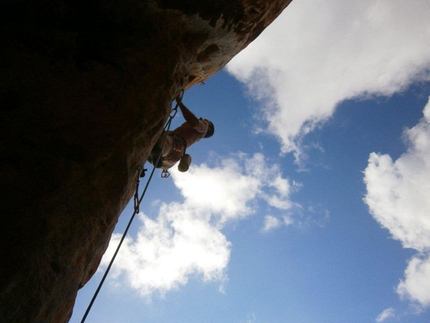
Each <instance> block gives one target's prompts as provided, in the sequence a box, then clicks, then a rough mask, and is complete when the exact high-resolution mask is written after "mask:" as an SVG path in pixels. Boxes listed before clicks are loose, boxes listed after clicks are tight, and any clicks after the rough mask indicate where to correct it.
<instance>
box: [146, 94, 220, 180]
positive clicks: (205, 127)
mask: <svg viewBox="0 0 430 323" xmlns="http://www.w3.org/2000/svg"><path fill="white" fill-rule="evenodd" d="M179 108H180V109H181V112H182V115H183V116H184V118H185V121H186V122H184V123H183V124H182V125H181V126H180V127H178V128H176V129H175V130H173V131H168V132H166V131H163V133H162V134H161V136H160V137H159V138H158V140H157V142H156V143H155V145H154V147H153V148H152V151H151V153H150V155H149V157H148V161H149V162H150V163H151V164H153V165H155V163H156V162H157V160H158V164H157V165H155V167H157V168H162V169H163V171H167V169H169V168H171V167H172V166H173V165H175V164H176V163H177V162H178V161H179V160H180V162H179V165H178V170H179V171H180V172H186V171H187V170H188V168H189V167H190V164H191V156H190V155H188V154H186V150H187V148H189V147H190V146H191V145H193V144H195V143H196V142H198V141H199V140H200V139H202V138H209V137H212V135H213V134H214V131H215V128H214V125H213V123H212V122H211V121H209V120H207V119H203V118H200V119H198V118H197V117H196V116H195V115H194V114H193V113H192V112H191V111H190V110H188V108H187V107H186V106H185V105H184V104H183V103H182V102H179ZM166 136H167V137H166ZM164 138H165V139H164ZM163 142H164V145H163Z"/></svg>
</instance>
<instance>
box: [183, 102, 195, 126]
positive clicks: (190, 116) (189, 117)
mask: <svg viewBox="0 0 430 323" xmlns="http://www.w3.org/2000/svg"><path fill="white" fill-rule="evenodd" d="M179 108H181V112H182V115H183V116H184V118H185V120H186V121H187V122H188V123H189V124H190V125H191V126H193V127H197V126H198V125H199V119H198V118H197V117H196V116H195V115H194V114H193V113H192V112H191V111H190V110H188V108H187V107H186V106H185V104H183V103H182V102H179Z"/></svg>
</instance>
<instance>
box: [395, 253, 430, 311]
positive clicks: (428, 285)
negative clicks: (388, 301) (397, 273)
mask: <svg viewBox="0 0 430 323" xmlns="http://www.w3.org/2000/svg"><path fill="white" fill-rule="evenodd" d="M397 293H398V294H399V295H400V296H401V297H403V298H408V299H410V300H412V301H415V302H418V303H419V304H421V305H422V306H425V307H427V306H430V256H429V255H427V257H425V258H422V257H413V258H412V259H411V260H410V261H409V263H408V267H407V268H406V270H405V279H404V280H402V281H401V282H400V284H399V285H398V286H397Z"/></svg>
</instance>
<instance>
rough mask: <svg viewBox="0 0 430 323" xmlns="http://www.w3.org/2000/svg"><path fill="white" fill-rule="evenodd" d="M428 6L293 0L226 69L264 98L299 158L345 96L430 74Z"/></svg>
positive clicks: (379, 91) (272, 129)
mask: <svg viewBox="0 0 430 323" xmlns="http://www.w3.org/2000/svg"><path fill="white" fill-rule="evenodd" d="M429 12H430V10H429V8H428V4H427V3H426V1H401V0H364V1H355V2H346V1H343V0H324V1H311V0H301V1H297V2H294V1H293V2H292V3H291V4H290V5H289V6H288V7H287V9H286V10H285V11H284V12H283V13H282V15H280V16H279V17H278V18H277V20H275V22H274V23H273V24H272V25H270V26H269V27H268V28H267V29H266V30H265V31H264V32H263V34H262V35H261V36H260V37H259V38H258V39H257V40H256V41H254V42H253V43H252V44H250V45H249V46H248V48H247V49H246V50H244V51H243V52H241V53H240V54H239V55H237V56H236V57H235V58H234V59H233V60H232V62H230V63H229V64H228V67H227V68H228V71H229V72H230V73H232V74H233V75H234V76H235V77H236V78H238V79H239V80H240V81H242V82H244V83H246V85H247V86H248V89H249V90H250V93H252V94H253V95H254V97H255V98H257V99H260V100H262V102H264V105H265V106H264V116H265V117H264V119H265V120H266V121H267V122H268V128H267V130H268V132H269V133H272V134H274V135H276V136H277V137H278V139H279V140H280V142H281V144H282V147H281V148H282V152H284V153H286V152H291V151H295V152H296V154H297V155H296V157H299V154H300V148H299V145H300V140H301V138H302V137H303V136H304V135H306V134H307V133H309V132H310V131H312V130H313V129H314V128H315V127H316V126H317V125H318V124H321V123H322V122H324V121H325V120H327V119H328V118H329V117H330V116H331V115H332V114H333V112H334V110H335V107H336V105H337V104H338V103H339V102H341V101H343V100H345V99H348V98H354V97H363V96H365V97H367V96H369V95H390V94H392V93H394V92H397V91H401V90H402V89H404V88H405V87H406V86H407V85H409V84H410V83H411V82H413V81H416V80H420V79H429V73H428V69H429V68H430V46H428V44H429V43H430V20H429V19H428V16H429ZM426 70H427V71H426Z"/></svg>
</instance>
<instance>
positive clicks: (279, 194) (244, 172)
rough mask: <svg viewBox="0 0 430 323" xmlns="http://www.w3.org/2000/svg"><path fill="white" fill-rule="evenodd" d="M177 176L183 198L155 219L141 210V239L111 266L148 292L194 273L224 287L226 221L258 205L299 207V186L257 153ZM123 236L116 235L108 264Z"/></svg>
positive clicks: (126, 243)
mask: <svg viewBox="0 0 430 323" xmlns="http://www.w3.org/2000/svg"><path fill="white" fill-rule="evenodd" d="M172 178H173V181H174V184H175V186H176V187H177V188H179V190H180V192H181V194H182V196H183V197H184V200H183V202H182V203H178V202H172V203H169V204H167V203H162V204H161V205H160V207H159V212H158V215H157V216H156V217H155V218H154V219H151V218H150V217H149V216H148V215H145V214H140V216H139V219H140V222H141V225H140V227H139V230H138V234H137V237H136V239H132V238H127V239H126V240H125V241H124V244H123V246H122V249H121V252H120V253H119V255H118V257H117V260H116V262H115V264H114V266H113V270H112V273H113V275H111V278H113V279H116V280H118V279H124V281H125V282H126V283H128V284H129V286H130V287H132V288H133V289H135V290H137V291H138V292H139V293H140V294H141V295H143V296H150V295H151V294H152V293H154V292H158V293H159V294H161V295H163V294H165V293H166V292H167V291H169V290H171V289H174V288H178V287H179V286H180V285H184V284H186V283H187V281H188V279H189V278H190V277H199V278H201V279H203V280H204V281H218V282H221V285H222V283H223V281H225V279H226V273H225V270H226V268H227V265H228V262H229V259H230V249H231V243H230V242H229V241H228V240H227V238H226V237H225V236H224V234H223V233H222V231H221V230H222V229H223V228H224V227H225V225H226V224H227V223H231V222H235V221H239V220H241V219H243V218H245V217H247V216H249V215H251V214H253V213H254V212H256V211H257V210H258V208H259V207H264V208H265V209H268V210H271V211H272V212H275V213H276V212H277V211H280V212H283V211H285V210H288V209H291V208H293V207H294V206H295V204H294V203H292V202H291V201H290V194H291V191H292V187H293V186H294V185H292V184H290V181H289V180H288V179H286V178H284V177H283V176H282V173H281V171H280V167H279V166H278V165H272V164H269V163H268V161H267V160H266V159H265V158H264V156H263V155H262V154H258V153H257V154H254V155H253V156H248V155H246V154H237V155H236V156H235V157H234V158H227V159H223V160H220V161H219V162H217V164H216V165H215V166H213V167H210V166H208V165H206V164H202V165H200V166H196V165H195V166H193V167H192V168H190V170H189V171H188V172H187V173H185V174H184V173H178V172H176V171H172ZM119 239H120V236H119V235H113V238H112V240H111V243H110V246H109V248H108V250H107V252H106V255H105V257H104V259H103V260H102V264H103V265H106V264H107V262H108V260H109V259H110V258H111V256H112V254H113V252H114V248H115V247H116V246H117V244H118V242H119Z"/></svg>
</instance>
